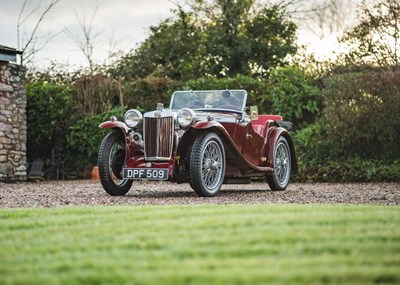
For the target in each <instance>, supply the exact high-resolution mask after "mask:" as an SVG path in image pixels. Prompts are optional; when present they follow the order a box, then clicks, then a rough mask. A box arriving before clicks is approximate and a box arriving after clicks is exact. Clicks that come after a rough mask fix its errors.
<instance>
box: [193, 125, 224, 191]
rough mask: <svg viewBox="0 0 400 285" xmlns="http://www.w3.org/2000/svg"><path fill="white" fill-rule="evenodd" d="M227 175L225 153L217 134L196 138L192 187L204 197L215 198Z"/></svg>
mask: <svg viewBox="0 0 400 285" xmlns="http://www.w3.org/2000/svg"><path fill="white" fill-rule="evenodd" d="M224 175H225V151H224V147H223V144H222V141H221V139H220V138H219V137H218V135H217V134H215V133H207V134H204V135H201V136H199V137H197V138H196V140H195V141H194V143H193V146H192V151H191V155H190V180H191V181H190V186H191V187H192V188H193V190H194V191H195V192H196V194H197V195H199V196H202V197H210V196H215V195H216V194H218V192H219V191H220V190H221V186H222V182H223V181H224Z"/></svg>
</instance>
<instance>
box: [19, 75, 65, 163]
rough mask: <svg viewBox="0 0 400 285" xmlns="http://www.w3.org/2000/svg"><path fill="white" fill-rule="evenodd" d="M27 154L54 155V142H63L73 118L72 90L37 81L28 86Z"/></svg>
mask: <svg viewBox="0 0 400 285" xmlns="http://www.w3.org/2000/svg"><path fill="white" fill-rule="evenodd" d="M25 88H26V96H27V108H26V109H27V128H28V130H27V139H28V143H27V157H28V161H32V160H34V159H36V158H42V159H43V158H44V159H50V158H51V151H49V150H51V149H53V147H54V146H55V144H56V143H57V144H61V145H63V144H64V142H65V138H66V131H67V129H68V126H69V124H70V122H71V121H72V118H71V108H72V102H71V99H70V98H71V93H72V89H71V88H68V87H66V86H60V85H55V84H51V83H46V82H44V81H37V82H32V83H28V84H27V85H26V86H25Z"/></svg>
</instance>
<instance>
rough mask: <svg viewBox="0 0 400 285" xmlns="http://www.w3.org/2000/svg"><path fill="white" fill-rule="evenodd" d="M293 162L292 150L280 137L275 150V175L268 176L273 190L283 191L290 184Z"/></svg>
mask: <svg viewBox="0 0 400 285" xmlns="http://www.w3.org/2000/svg"><path fill="white" fill-rule="evenodd" d="M291 170H292V161H291V156H290V148H289V144H288V142H287V140H286V139H285V138H284V137H279V139H278V141H277V142H276V145H275V149H274V173H273V174H271V175H267V181H268V185H269V187H270V188H271V190H275V191H283V190H285V189H286V187H287V186H288V184H289V179H290V172H291Z"/></svg>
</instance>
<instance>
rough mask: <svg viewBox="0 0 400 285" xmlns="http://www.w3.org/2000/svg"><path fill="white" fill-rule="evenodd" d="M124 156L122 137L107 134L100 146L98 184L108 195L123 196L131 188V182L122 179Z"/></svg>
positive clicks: (116, 134)
mask: <svg viewBox="0 0 400 285" xmlns="http://www.w3.org/2000/svg"><path fill="white" fill-rule="evenodd" d="M125 156H126V145H125V139H124V137H123V135H122V134H120V133H117V132H112V133H109V134H108V135H107V136H106V137H105V138H104V139H103V141H102V143H101V145H100V149H99V156H98V164H99V176H100V182H101V184H102V185H103V188H104V190H105V191H106V192H107V193H108V194H110V195H113V196H121V195H125V194H126V193H127V192H128V191H129V189H130V188H131V186H132V180H129V179H124V178H123V177H122V174H121V171H122V168H123V166H124V164H125Z"/></svg>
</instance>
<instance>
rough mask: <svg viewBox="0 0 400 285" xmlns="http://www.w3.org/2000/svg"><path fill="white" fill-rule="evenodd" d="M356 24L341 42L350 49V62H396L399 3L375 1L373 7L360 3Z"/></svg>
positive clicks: (398, 58)
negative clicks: (358, 19)
mask: <svg viewBox="0 0 400 285" xmlns="http://www.w3.org/2000/svg"><path fill="white" fill-rule="evenodd" d="M359 18H360V21H359V23H358V24H357V25H356V26H355V27H354V28H352V29H351V30H350V31H348V32H347V33H346V34H345V36H344V37H343V39H342V42H344V43H347V44H349V45H350V47H351V51H350V53H349V55H348V60H349V61H350V62H356V63H372V64H377V65H380V66H389V65H398V64H399V61H400V2H399V1H398V0H379V1H378V2H377V3H375V4H373V5H368V2H367V1H366V0H363V1H362V4H361V8H360V16H359Z"/></svg>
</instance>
